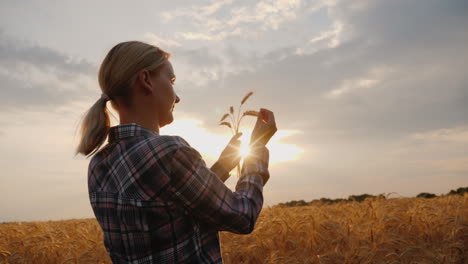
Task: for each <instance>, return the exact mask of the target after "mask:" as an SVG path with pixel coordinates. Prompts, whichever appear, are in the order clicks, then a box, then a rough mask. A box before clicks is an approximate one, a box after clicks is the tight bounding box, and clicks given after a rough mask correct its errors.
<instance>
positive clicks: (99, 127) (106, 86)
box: [76, 41, 170, 157]
mask: <svg viewBox="0 0 468 264" xmlns="http://www.w3.org/2000/svg"><path fill="white" fill-rule="evenodd" d="M169 57H170V54H169V53H167V52H165V51H163V50H162V49H160V48H158V47H156V46H153V45H150V44H147V43H144V42H140V41H127V42H121V43H119V44H117V45H115V46H114V47H113V48H112V49H111V50H110V51H109V53H107V56H106V57H105V58H104V60H103V61H102V63H101V67H100V68H99V76H98V79H99V86H100V87H101V90H102V92H103V93H104V94H106V95H107V96H108V97H109V100H110V101H111V104H112V107H113V108H114V109H117V105H116V103H115V99H116V98H119V102H120V101H122V103H124V104H128V99H129V96H130V92H131V87H132V85H133V84H134V83H135V81H136V78H137V77H138V73H139V72H140V71H141V70H143V69H147V70H148V71H150V72H152V73H157V72H158V71H159V70H160V69H161V67H162V66H163V64H164V63H165V62H166V61H167V60H168V59H169ZM106 103H107V99H106V98H104V97H101V98H99V99H98V100H97V101H96V103H94V105H93V106H92V107H91V108H90V109H89V110H88V111H87V112H86V113H85V116H84V119H83V121H82V122H81V129H80V132H81V140H80V143H79V145H78V147H77V149H76V154H83V155H86V156H88V157H89V156H91V155H93V154H94V153H95V152H96V151H98V150H99V148H100V147H101V146H102V144H104V141H105V140H106V138H107V135H108V134H109V129H110V119H109V112H108V110H107V108H106Z"/></svg>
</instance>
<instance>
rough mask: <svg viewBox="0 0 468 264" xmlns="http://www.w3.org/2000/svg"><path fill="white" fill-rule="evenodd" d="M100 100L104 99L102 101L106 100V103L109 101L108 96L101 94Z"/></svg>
mask: <svg viewBox="0 0 468 264" xmlns="http://www.w3.org/2000/svg"><path fill="white" fill-rule="evenodd" d="M101 98H102V99H104V100H106V101H109V100H110V98H109V96H108V95H107V94H105V93H102V94H101Z"/></svg>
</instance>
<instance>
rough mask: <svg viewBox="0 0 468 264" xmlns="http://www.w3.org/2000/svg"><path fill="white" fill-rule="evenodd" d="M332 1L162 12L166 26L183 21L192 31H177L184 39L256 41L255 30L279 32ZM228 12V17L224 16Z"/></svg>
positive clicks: (284, 0) (268, 1)
mask: <svg viewBox="0 0 468 264" xmlns="http://www.w3.org/2000/svg"><path fill="white" fill-rule="evenodd" d="M330 2H331V1H313V2H309V1H302V0H292V1H291V0H262V1H258V2H257V3H256V4H253V2H243V3H242V2H241V3H239V2H234V1H232V0H227V1H220V2H214V3H210V4H208V5H202V6H192V7H189V8H178V9H176V10H174V11H170V12H163V13H162V15H161V16H162V18H163V20H164V21H165V22H166V23H169V22H172V21H174V20H175V19H182V20H184V21H186V22H189V23H190V24H191V25H193V30H188V31H181V32H177V34H176V35H177V37H178V38H180V39H185V40H200V41H221V40H224V39H226V38H229V37H243V38H246V37H251V38H255V37H256V35H258V34H257V32H256V31H258V29H260V31H268V30H278V29H279V28H280V26H281V25H282V24H284V23H287V22H290V21H294V20H296V19H297V18H298V15H300V14H303V13H304V12H316V11H318V10H320V9H321V8H323V7H325V6H327V5H329V4H330ZM226 13H228V14H229V15H226Z"/></svg>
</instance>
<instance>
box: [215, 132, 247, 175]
mask: <svg viewBox="0 0 468 264" xmlns="http://www.w3.org/2000/svg"><path fill="white" fill-rule="evenodd" d="M240 136H242V133H237V134H236V135H234V136H233V137H232V138H231V140H230V141H229V144H228V145H227V146H226V148H224V150H223V152H222V153H221V155H220V156H219V159H218V162H219V163H220V164H221V165H222V166H223V167H224V168H225V169H226V170H227V171H228V172H229V171H231V170H232V169H234V167H236V166H237V164H239V162H240V160H241V155H240V151H239V148H240V145H241V141H240V140H239V138H240Z"/></svg>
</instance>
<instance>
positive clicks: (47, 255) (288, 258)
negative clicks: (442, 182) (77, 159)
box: [0, 194, 468, 263]
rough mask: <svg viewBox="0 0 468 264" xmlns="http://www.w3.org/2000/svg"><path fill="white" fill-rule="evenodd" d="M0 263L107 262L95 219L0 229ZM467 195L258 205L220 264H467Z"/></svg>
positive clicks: (225, 241)
mask: <svg viewBox="0 0 468 264" xmlns="http://www.w3.org/2000/svg"><path fill="white" fill-rule="evenodd" d="M0 238H1V239H0V263H110V260H109V258H108V257H107V254H106V251H105V248H104V246H103V243H102V232H101V230H100V227H99V225H98V223H97V222H96V221H95V220H94V219H83V220H65V221H49V222H23V223H3V224H0ZM467 247H468V194H465V195H464V196H461V195H450V196H442V197H437V198H434V199H423V198H392V199H383V198H380V199H366V200H365V201H364V202H360V203H359V202H350V203H337V204H323V203H316V204H313V205H309V206H300V207H289V208H286V207H277V206H275V207H271V208H264V209H263V211H262V213H261V215H260V218H259V219H258V222H257V225H256V227H255V231H254V232H253V233H251V234H249V235H236V234H232V233H227V232H221V248H222V254H223V259H224V262H225V263H468V250H467Z"/></svg>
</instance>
